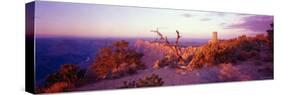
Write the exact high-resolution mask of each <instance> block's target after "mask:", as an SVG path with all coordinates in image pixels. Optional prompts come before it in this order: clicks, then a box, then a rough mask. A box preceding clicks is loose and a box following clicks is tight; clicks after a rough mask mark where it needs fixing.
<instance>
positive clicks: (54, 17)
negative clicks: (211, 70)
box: [35, 1, 273, 39]
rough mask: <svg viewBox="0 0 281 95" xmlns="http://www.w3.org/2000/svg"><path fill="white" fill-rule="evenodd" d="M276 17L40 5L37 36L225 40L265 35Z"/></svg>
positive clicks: (36, 14)
mask: <svg viewBox="0 0 281 95" xmlns="http://www.w3.org/2000/svg"><path fill="white" fill-rule="evenodd" d="M272 22H273V16H267V15H251V14H234V13H223V12H206V11H188V10H173V9H158V8H141V7H125V6H112V5H97V4H82V3H63V2H50V1H36V3H35V33H36V35H37V36H39V37H40V36H42V37H61V36H65V37H90V38H136V37H137V38H141V37H145V38H152V37H157V35H156V34H155V33H152V32H150V31H151V30H155V29H156V28H158V29H159V31H160V32H161V33H162V34H163V35H165V36H167V37H168V38H175V37H176V30H178V31H179V32H180V34H181V36H182V37H183V38H200V39H208V38H210V37H211V34H212V32H214V31H216V32H218V37H219V38H222V39H227V38H234V37H237V36H239V35H256V34H265V33H266V30H268V29H270V24H271V23H272Z"/></svg>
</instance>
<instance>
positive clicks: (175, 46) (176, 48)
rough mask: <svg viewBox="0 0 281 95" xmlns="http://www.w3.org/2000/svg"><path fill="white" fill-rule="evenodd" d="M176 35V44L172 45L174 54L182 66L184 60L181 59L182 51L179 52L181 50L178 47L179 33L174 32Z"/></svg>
mask: <svg viewBox="0 0 281 95" xmlns="http://www.w3.org/2000/svg"><path fill="white" fill-rule="evenodd" d="M176 33H177V39H176V44H175V45H174V48H175V52H176V55H177V57H178V61H179V63H180V64H184V59H183V57H182V51H181V48H180V47H179V39H180V38H181V36H180V33H179V31H178V30H176Z"/></svg>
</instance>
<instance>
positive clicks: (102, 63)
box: [91, 41, 145, 79]
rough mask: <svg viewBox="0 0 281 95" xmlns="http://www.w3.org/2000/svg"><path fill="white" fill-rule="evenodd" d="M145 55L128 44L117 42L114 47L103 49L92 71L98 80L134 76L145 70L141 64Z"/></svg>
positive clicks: (92, 66)
mask: <svg viewBox="0 0 281 95" xmlns="http://www.w3.org/2000/svg"><path fill="white" fill-rule="evenodd" d="M142 56H143V54H142V53H138V52H136V51H134V50H133V49H130V48H129V47H128V42H126V41H117V42H115V43H113V45H112V46H109V47H105V48H101V49H100V51H99V53H98V54H97V57H96V58H95V61H94V62H93V64H92V65H91V70H92V71H93V72H94V73H96V75H97V78H98V79H105V78H116V77H121V76H124V75H128V74H134V73H136V72H137V70H141V69H144V68H145V65H144V64H143V63H142V62H141V58H142Z"/></svg>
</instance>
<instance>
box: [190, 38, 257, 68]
mask: <svg viewBox="0 0 281 95" xmlns="http://www.w3.org/2000/svg"><path fill="white" fill-rule="evenodd" d="M259 39H261V38H259ZM259 39H257V38H250V37H246V36H241V37H239V38H238V39H230V40H221V41H220V42H218V43H216V44H214V43H209V44H206V45H203V46H202V47H199V48H198V49H197V50H196V51H195V53H194V56H193V58H192V60H191V61H190V62H189V64H188V67H189V68H191V69H192V68H201V67H203V66H212V65H218V64H221V63H229V62H230V63H236V61H237V60H240V61H244V60H246V59H248V58H251V57H254V56H256V57H258V56H259V52H260V46H259V45H258V44H257V43H258V42H260V40H259Z"/></svg>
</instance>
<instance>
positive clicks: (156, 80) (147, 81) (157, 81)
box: [121, 74, 164, 88]
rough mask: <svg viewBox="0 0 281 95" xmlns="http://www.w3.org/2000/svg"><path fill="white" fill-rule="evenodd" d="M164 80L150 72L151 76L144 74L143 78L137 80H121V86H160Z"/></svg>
mask: <svg viewBox="0 0 281 95" xmlns="http://www.w3.org/2000/svg"><path fill="white" fill-rule="evenodd" d="M163 84H164V81H163V80H162V78H160V77H159V76H158V75H156V74H152V75H151V76H144V78H143V79H139V80H137V81H131V82H127V81H124V82H123V86H122V87H121V88H138V87H153V86H162V85H163Z"/></svg>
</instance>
